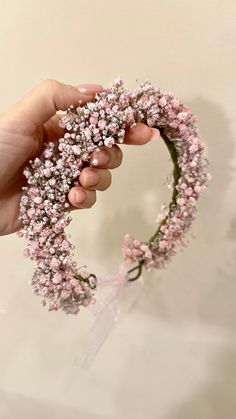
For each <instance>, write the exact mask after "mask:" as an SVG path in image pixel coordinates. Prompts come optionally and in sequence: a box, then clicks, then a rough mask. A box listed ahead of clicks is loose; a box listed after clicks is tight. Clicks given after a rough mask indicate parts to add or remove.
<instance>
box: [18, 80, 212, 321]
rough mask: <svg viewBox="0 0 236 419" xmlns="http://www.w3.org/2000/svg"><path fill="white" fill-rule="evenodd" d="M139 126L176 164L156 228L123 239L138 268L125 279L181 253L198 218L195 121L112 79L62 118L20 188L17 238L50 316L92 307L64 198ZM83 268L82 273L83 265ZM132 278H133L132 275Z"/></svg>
mask: <svg viewBox="0 0 236 419" xmlns="http://www.w3.org/2000/svg"><path fill="white" fill-rule="evenodd" d="M138 121H141V122H143V123H146V124H147V125H148V126H149V127H154V128H157V129H159V131H160V134H161V137H162V138H163V140H164V142H165V144H166V146H167V148H168V150H169V152H170V156H171V159H172V161H173V165H174V170H173V195H172V200H171V203H170V205H169V207H163V208H162V212H161V214H159V217H158V219H159V221H160V224H159V227H158V229H157V231H156V232H155V234H154V235H153V236H152V237H151V238H150V239H149V240H148V241H146V242H141V241H139V240H136V239H134V238H133V237H132V236H130V235H128V234H127V235H125V237H124V245H123V255H124V258H125V260H126V261H127V262H128V263H133V262H137V263H138V264H137V266H135V267H134V268H132V269H130V270H129V271H128V272H127V274H126V278H127V279H128V280H135V279H137V278H138V277H139V276H140V275H141V271H142V267H145V268H146V269H147V270H151V269H152V268H163V267H165V266H166V264H167V263H168V262H169V260H170V259H171V257H172V256H173V255H175V253H176V247H177V246H186V245H187V239H186V234H187V232H188V231H189V229H190V227H191V224H192V221H193V220H194V218H195V215H196V202H197V200H198V198H199V195H200V194H201V192H202V191H203V190H204V189H205V188H206V185H207V181H208V180H209V178H210V175H209V174H208V173H207V172H206V167H207V162H206V160H205V158H204V157H203V150H204V146H203V144H202V142H201V141H200V138H199V134H198V129H197V126H196V117H195V116H194V115H193V114H192V113H191V112H190V110H189V108H188V107H187V106H185V105H184V104H183V103H182V102H181V101H180V100H178V99H177V98H175V97H174V95H173V94H172V93H162V92H161V91H160V89H159V88H154V87H153V86H152V85H151V84H150V82H148V81H146V82H144V83H142V84H141V85H140V87H138V88H136V89H135V90H134V91H131V90H128V89H125V88H124V85H123V81H122V80H121V79H119V78H118V79H116V80H115V82H114V84H112V85H110V86H109V87H108V88H107V89H106V90H104V91H102V92H100V93H99V94H96V96H95V99H94V101H93V102H89V103H87V104H86V105H85V106H83V107H81V106H79V107H77V108H74V107H73V106H71V107H70V108H69V109H68V110H67V113H66V115H65V116H64V117H63V118H62V119H61V121H60V126H61V127H63V128H64V129H65V135H64V137H63V138H60V139H59V141H58V143H54V142H49V143H45V144H44V150H43V152H42V154H41V155H40V156H39V157H37V158H35V159H34V160H30V162H29V165H28V166H27V167H26V168H25V169H24V175H25V176H26V178H27V181H28V185H27V186H26V187H24V188H23V196H22V199H21V203H20V214H21V215H20V218H19V219H20V220H21V222H22V224H23V228H22V229H21V230H20V232H18V235H20V236H23V237H26V238H27V239H28V243H27V247H26V249H25V255H26V256H27V257H29V258H30V259H32V260H34V261H35V262H36V269H35V272H34V274H33V277H32V280H31V283H32V286H33V292H34V293H35V294H37V295H40V296H41V297H43V300H42V301H43V304H44V305H45V304H46V301H49V310H58V309H62V310H63V311H65V312H66V313H71V314H77V313H78V312H79V309H80V306H81V305H82V306H87V305H89V304H90V303H93V302H95V299H94V290H95V288H96V285H97V284H96V282H97V281H96V280H97V277H96V275H95V274H92V273H90V272H89V271H88V270H85V269H84V266H83V267H79V268H78V267H77V263H76V262H75V261H73V258H72V256H73V255H72V254H71V251H72V250H73V248H74V246H73V245H72V244H71V243H70V241H69V240H68V238H69V237H68V236H66V234H65V227H66V226H67V225H68V224H69V223H70V221H71V217H70V215H69V211H68V208H69V203H68V200H67V194H68V192H69V190H70V188H71V187H72V186H75V185H79V182H78V180H77V179H78V176H79V175H80V173H81V170H82V169H83V167H85V166H86V165H89V162H90V156H91V153H92V152H93V151H94V150H97V151H99V150H100V149H99V147H100V146H102V145H105V146H106V147H112V146H113V145H114V144H115V143H122V142H123V141H124V137H125V130H126V128H128V127H134V126H135V125H136V123H137V122H138ZM85 267H86V266H85ZM135 271H136V274H135V275H134V276H133V277H132V276H131V273H132V272H135Z"/></svg>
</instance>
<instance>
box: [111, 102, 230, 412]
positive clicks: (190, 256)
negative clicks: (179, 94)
mask: <svg viewBox="0 0 236 419" xmlns="http://www.w3.org/2000/svg"><path fill="white" fill-rule="evenodd" d="M189 105H190V109H192V111H193V112H194V113H195V114H196V115H198V119H199V126H200V133H201V137H202V138H203V139H204V141H205V142H206V143H207V148H208V157H209V160H210V167H209V171H210V172H211V173H212V175H213V181H212V182H211V184H210V186H209V190H208V191H207V192H206V194H205V197H204V198H202V202H201V203H200V207H201V208H200V210H199V220H198V221H197V228H198V233H199V237H198V238H197V240H196V241H195V242H194V244H193V246H192V247H191V246H190V248H189V249H187V250H186V251H184V253H183V254H179V256H178V257H177V258H176V259H175V260H174V261H173V262H172V263H171V264H170V265H169V267H168V269H167V270H166V271H164V272H163V273H160V274H159V275H160V276H161V277H162V281H161V282H160V281H155V278H154V275H153V276H152V278H151V280H149V278H147V280H148V286H146V287H145V288H146V289H145V291H144V292H143V293H142V294H141V296H140V298H139V300H138V302H137V304H136V306H135V308H134V309H135V310H138V311H139V312H142V313H145V315H148V316H152V317H154V318H156V319H157V320H158V321H161V320H163V321H165V322H168V325H169V326H170V327H174V328H175V333H176V325H177V327H179V326H180V327H181V324H182V325H184V324H185V325H186V324H189V326H190V328H191V324H192V325H194V324H196V323H197V324H198V325H200V327H201V325H202V327H205V328H208V330H209V334H210V333H211V331H212V330H215V331H216V333H218V337H219V340H220V341H221V343H222V344H221V345H220V347H219V346H218V347H217V345H216V347H215V356H214V370H213V368H212V365H210V367H209V368H210V372H209V373H207V375H208V376H210V377H209V382H208V383H207V384H205V383H206V381H205V382H204V384H202V386H200V389H199V384H197V383H196V387H195V389H196V390H195V391H196V395H195V396H193V397H192V398H191V399H190V400H186V402H185V403H183V405H182V406H180V407H179V408H177V410H175V411H172V412H171V414H169V415H167V416H165V419H189V418H191V419H199V418H201V419H222V418H227V419H235V417H236V335H235V324H236V281H235V278H234V277H235V272H236V258H235V252H236V248H235V243H232V241H231V242H230V241H229V238H230V239H231V240H232V237H234V234H235V231H232V226H234V225H236V222H235V218H234V217H233V220H232V221H230V219H227V217H226V216H225V214H226V215H227V208H226V207H225V198H226V194H227V192H228V191H229V188H230V183H231V181H232V180H233V175H234V170H235V169H234V162H233V161H232V156H233V154H234V153H233V152H234V140H233V136H232V133H231V132H230V129H229V121H228V120H227V117H226V116H225V115H224V113H223V111H222V109H221V108H220V107H218V106H217V105H215V104H214V103H212V102H209V101H207V100H205V99H202V98H198V99H196V100H194V101H192V102H191V103H189ZM148 176H149V178H150V179H153V176H154V173H148ZM111 205H112V204H111ZM224 212H225V214H224ZM141 214H142V212H141V209H137V210H136V211H135V212H134V213H133V209H130V212H129V210H127V211H126V213H124V214H123V215H122V216H121V217H120V218H118V219H117V218H116V220H114V219H113V220H112V219H110V220H109V222H110V225H111V226H112V224H113V223H114V222H115V223H116V227H115V228H116V230H117V231H119V226H122V224H123V223H124V222H126V220H127V219H132V217H134V216H136V215H138V216H139V219H138V220H136V222H137V223H139V222H140V220H141V222H142V217H140V215H141ZM134 222H135V221H134V219H133V223H134ZM229 226H230V228H231V230H230V236H229ZM143 227H144V228H145V227H146V226H145V223H144V225H143ZM232 235H233V236H232ZM191 249H192V250H191ZM173 279H174V281H173ZM149 281H150V283H149ZM157 329H158V327H157ZM196 330H197V332H196V338H195V339H196V344H195V345H197V344H199V342H198V336H199V335H197V333H201V331H200V330H201V329H200V330H199V327H198V328H197V329H196ZM205 330H206V329H205ZM222 331H223V332H225V333H226V334H229V336H230V339H229V341H228V340H227V338H225V340H224V336H225V335H224V333H221V332H222ZM156 333H158V332H156ZM201 338H202V337H201ZM164 339H165V336H164ZM206 339H207V335H206ZM208 344H209V342H208ZM155 345H156V344H155ZM193 345H194V343H193ZM206 345H207V342H206ZM196 347H197V346H196ZM202 348H203V349H204V341H203V342H202ZM234 348H235V349H234ZM156 352H157V353H158V347H157V345H156ZM178 353H179V352H177V353H176V355H175V357H174V358H176V359H175V361H174V362H177V363H178ZM192 356H193V355H192ZM188 357H190V361H191V362H192V365H194V363H195V360H194V356H193V359H192V360H191V354H190V355H188ZM188 360H189V359H188ZM198 362H199V361H198ZM130 367H131V365H130ZM130 367H129V365H127V366H126V368H125V369H124V376H123V383H122V384H121V388H122V386H123V385H124V383H126V382H127V380H129V378H128V377H127V371H128V374H129V376H130V374H132V372H131V370H130ZM135 369H137V363H136V364H135ZM189 374H190V375H191V374H193V375H194V374H195V372H194V371H191V370H189ZM157 377H158V374H157ZM206 378H207V377H206ZM169 379H170V376H169ZM157 380H158V378H157ZM136 385H137V387H138V388H137V389H136V391H137V393H141V392H142V385H143V383H142V380H140V384H139V383H138V384H137V383H136ZM181 385H183V386H184V385H186V384H184V382H183V383H181V379H180V386H181ZM139 387H140V388H139ZM157 388H158V390H157V394H156V397H157V399H162V397H164V398H165V394H164V392H165V391H166V389H165V390H163V389H162V386H161V385H160V382H158V383H157ZM186 390H187V389H186ZM162 391H163V394H161V392H162ZM186 394H188V392H187V391H186ZM146 397H147V398H148V394H146ZM121 406H122V397H121V394H120V395H118V400H117V409H118V411H119V407H120V408H121V409H122V407H121ZM157 412H158V411H157ZM157 412H156V416H154V415H155V412H153V416H152V417H153V418H154V417H155V418H156V419H160V417H159V416H158V413H157Z"/></svg>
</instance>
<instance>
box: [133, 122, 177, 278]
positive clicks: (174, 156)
mask: <svg viewBox="0 0 236 419" xmlns="http://www.w3.org/2000/svg"><path fill="white" fill-rule="evenodd" d="M154 128H157V129H159V131H160V134H161V137H162V139H163V140H164V142H165V144H166V146H167V148H168V150H169V153H170V157H171V160H172V162H173V178H174V188H173V193H172V198H171V202H170V204H169V212H170V210H171V209H172V207H174V206H175V204H176V200H177V196H178V191H177V189H176V186H177V184H178V181H179V178H180V176H181V170H180V167H179V165H178V155H177V150H176V148H175V146H174V143H173V142H172V141H170V140H169V139H168V138H167V137H166V135H165V134H164V133H163V130H162V129H160V128H158V127H154ZM168 215H169V214H168ZM168 215H167V216H166V217H165V219H164V220H162V222H161V223H160V224H159V226H158V229H157V231H156V232H155V233H154V235H153V236H152V237H151V238H150V239H149V240H148V244H151V243H152V242H153V241H154V240H155V239H156V238H157V236H158V235H159V233H160V229H161V226H162V225H163V224H165V222H166V220H167V217H168ZM143 263H144V261H142V260H141V261H140V262H139V263H138V265H136V266H135V267H134V268H132V269H130V270H129V271H128V272H127V273H128V274H129V273H131V272H133V271H136V270H137V274H136V275H135V276H134V277H132V278H130V279H129V281H135V280H136V279H138V278H139V277H140V275H141V274H142V266H143Z"/></svg>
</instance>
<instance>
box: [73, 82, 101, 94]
mask: <svg viewBox="0 0 236 419" xmlns="http://www.w3.org/2000/svg"><path fill="white" fill-rule="evenodd" d="M76 88H77V89H78V91H79V92H80V93H82V95H93V94H95V93H97V92H98V91H100V90H103V86H102V85H101V84H80V85H79V86H76Z"/></svg>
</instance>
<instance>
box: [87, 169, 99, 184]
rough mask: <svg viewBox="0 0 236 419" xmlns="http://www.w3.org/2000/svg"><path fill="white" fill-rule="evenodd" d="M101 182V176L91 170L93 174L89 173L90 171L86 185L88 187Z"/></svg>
mask: <svg viewBox="0 0 236 419" xmlns="http://www.w3.org/2000/svg"><path fill="white" fill-rule="evenodd" d="M99 180H100V176H99V174H98V173H97V171H95V169H94V170H93V171H92V170H91V173H89V171H88V172H87V173H86V183H87V185H88V186H95V185H97V184H98V182H99Z"/></svg>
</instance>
